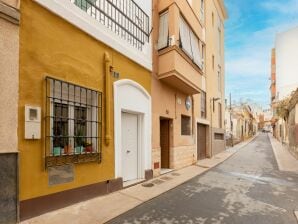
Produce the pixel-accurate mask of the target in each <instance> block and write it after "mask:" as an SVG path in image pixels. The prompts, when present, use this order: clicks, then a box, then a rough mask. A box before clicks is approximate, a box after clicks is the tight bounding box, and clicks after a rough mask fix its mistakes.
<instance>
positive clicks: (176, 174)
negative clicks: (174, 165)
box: [172, 173, 181, 176]
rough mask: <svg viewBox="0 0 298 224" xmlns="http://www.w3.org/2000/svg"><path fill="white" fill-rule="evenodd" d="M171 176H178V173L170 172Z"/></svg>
mask: <svg viewBox="0 0 298 224" xmlns="http://www.w3.org/2000/svg"><path fill="white" fill-rule="evenodd" d="M172 175H173V176H180V175H181V174H180V173H172Z"/></svg>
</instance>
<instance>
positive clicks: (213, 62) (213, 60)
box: [212, 55, 215, 70]
mask: <svg viewBox="0 0 298 224" xmlns="http://www.w3.org/2000/svg"><path fill="white" fill-rule="evenodd" d="M214 64H215V59H214V55H212V69H213V70H214Z"/></svg>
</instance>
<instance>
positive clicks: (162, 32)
mask: <svg viewBox="0 0 298 224" xmlns="http://www.w3.org/2000/svg"><path fill="white" fill-rule="evenodd" d="M168 14H169V13H168V12H165V13H163V14H161V15H160V16H159V34H158V47H157V48H158V50H160V49H163V48H166V47H168V46H169V25H168Z"/></svg>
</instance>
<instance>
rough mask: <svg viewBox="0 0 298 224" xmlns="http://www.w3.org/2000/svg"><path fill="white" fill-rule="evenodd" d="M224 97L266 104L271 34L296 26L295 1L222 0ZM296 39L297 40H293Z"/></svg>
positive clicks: (297, 22)
mask: <svg viewBox="0 0 298 224" xmlns="http://www.w3.org/2000/svg"><path fill="white" fill-rule="evenodd" d="M225 5H226V8H227V10H228V14H229V18H228V20H227V21H226V22H225V60H226V98H229V94H230V93H231V94H232V102H240V101H241V102H246V101H249V102H254V103H256V104H258V105H260V106H262V107H263V109H266V108H268V107H269V104H270V92H269V86H270V80H269V78H270V70H271V69H270V66H271V64H270V60H271V49H272V48H273V47H274V42H275V35H276V34H277V33H279V32H283V31H286V30H288V29H290V28H293V27H295V26H298V0H225ZM297 38H298V37H297Z"/></svg>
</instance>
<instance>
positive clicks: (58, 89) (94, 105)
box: [45, 77, 102, 167]
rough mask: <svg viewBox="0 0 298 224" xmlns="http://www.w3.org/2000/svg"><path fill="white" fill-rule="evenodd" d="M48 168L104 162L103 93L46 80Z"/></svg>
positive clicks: (58, 81)
mask: <svg viewBox="0 0 298 224" xmlns="http://www.w3.org/2000/svg"><path fill="white" fill-rule="evenodd" d="M45 122H46V147H45V148H46V150H45V158H46V167H50V166H57V165H63V164H71V163H82V162H93V161H94V162H95V161H97V162H100V161H101V142H102V141H101V129H102V93H101V92H98V91H95V90H92V89H88V88H84V87H81V86H78V85H75V84H71V83H68V82H64V81H61V80H57V79H54V78H50V77H47V78H46V121H45Z"/></svg>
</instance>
